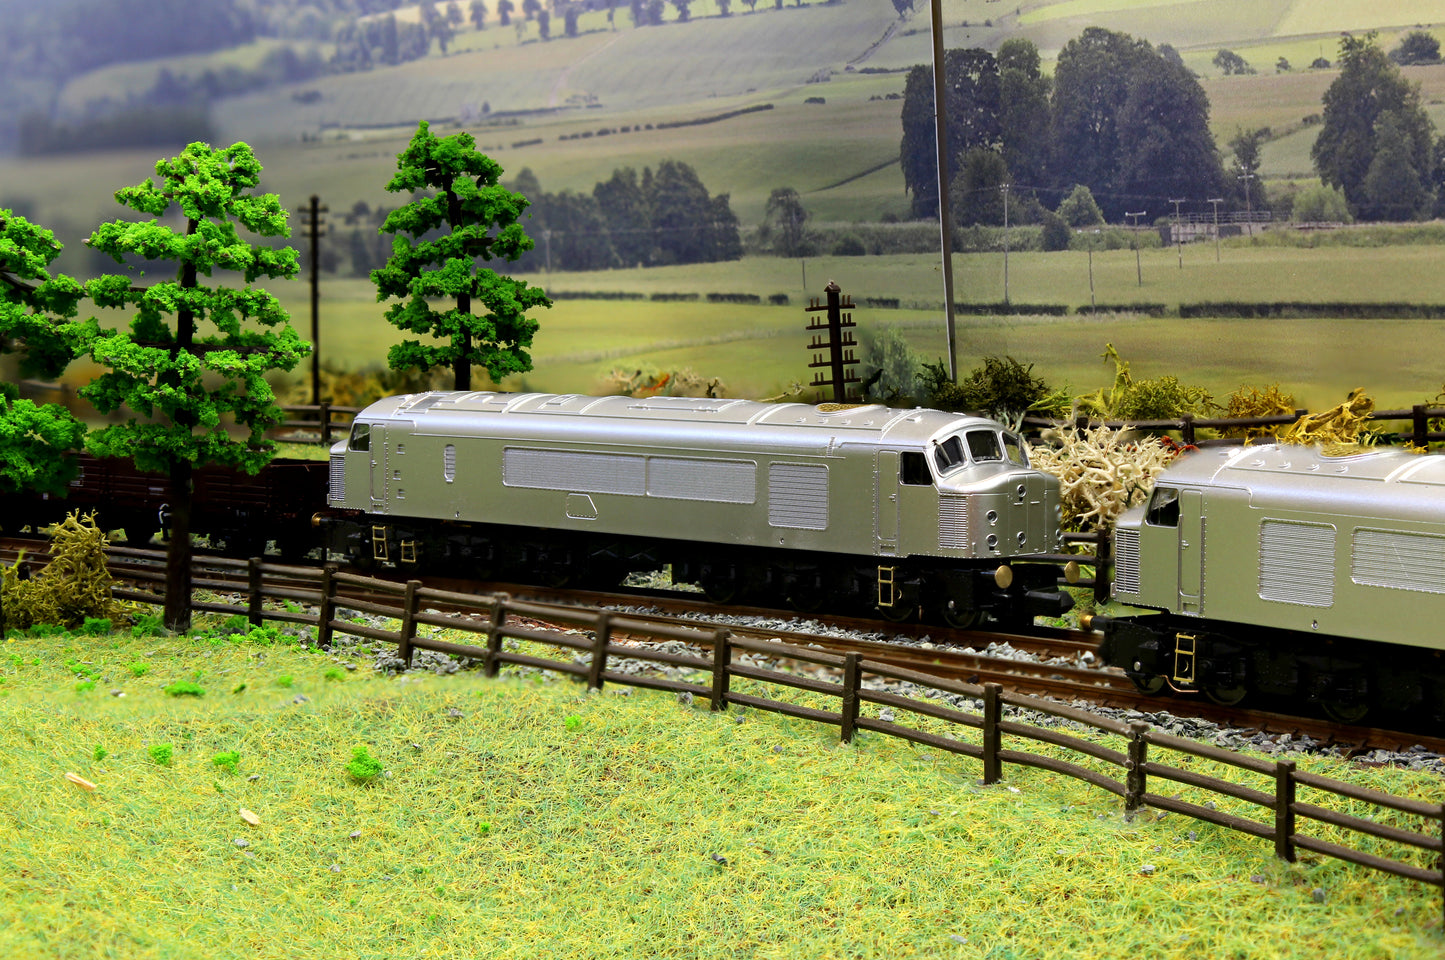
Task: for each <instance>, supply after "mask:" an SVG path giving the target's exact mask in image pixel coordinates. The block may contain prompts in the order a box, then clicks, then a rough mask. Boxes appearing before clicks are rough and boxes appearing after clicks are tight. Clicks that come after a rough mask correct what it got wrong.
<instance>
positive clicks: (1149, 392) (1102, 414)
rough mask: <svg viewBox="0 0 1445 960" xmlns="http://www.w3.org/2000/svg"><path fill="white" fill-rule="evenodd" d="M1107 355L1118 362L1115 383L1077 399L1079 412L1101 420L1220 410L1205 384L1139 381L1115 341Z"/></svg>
mask: <svg viewBox="0 0 1445 960" xmlns="http://www.w3.org/2000/svg"><path fill="white" fill-rule="evenodd" d="M1103 358H1104V359H1105V360H1112V361H1113V362H1114V385H1113V386H1112V387H1106V388H1104V389H1101V390H1099V391H1098V392H1096V393H1091V394H1086V395H1084V396H1081V397H1079V398H1078V400H1077V401H1076V407H1077V410H1078V412H1079V413H1081V414H1084V415H1085V416H1089V417H1093V418H1095V419H1098V420H1130V421H1139V420H1177V419H1179V418H1180V417H1182V416H1184V415H1185V414H1186V413H1187V414H1192V415H1194V416H1208V415H1209V414H1210V413H1212V412H1214V411H1215V410H1217V409H1218V407H1217V406H1216V404H1215V403H1214V398H1213V397H1211V396H1210V395H1209V391H1208V390H1206V389H1205V388H1204V387H1191V386H1189V385H1187V384H1184V383H1180V382H1179V378H1178V377H1173V376H1166V377H1156V378H1154V379H1152V380H1135V379H1134V378H1133V376H1132V375H1130V373H1129V364H1128V362H1127V361H1125V360H1124V358H1122V357H1120V356H1119V351H1117V350H1115V349H1114V345H1113V344H1112V343H1110V344H1106V345H1105V347H1104V353H1103Z"/></svg>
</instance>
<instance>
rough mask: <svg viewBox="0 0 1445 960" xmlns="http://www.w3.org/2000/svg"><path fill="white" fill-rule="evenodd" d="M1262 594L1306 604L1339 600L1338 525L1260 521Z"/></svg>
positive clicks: (1277, 599) (1263, 598) (1323, 603)
mask: <svg viewBox="0 0 1445 960" xmlns="http://www.w3.org/2000/svg"><path fill="white" fill-rule="evenodd" d="M1259 598H1260V599H1261V600H1275V601H1278V602H1279V603H1294V604H1299V605H1300V606H1306V607H1328V606H1331V605H1333V604H1334V602H1335V528H1334V527H1333V526H1331V525H1330V524H1327V523H1290V522H1286V521H1283V520H1266V521H1264V522H1263V523H1261V524H1260V525H1259Z"/></svg>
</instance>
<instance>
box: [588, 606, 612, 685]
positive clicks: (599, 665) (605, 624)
mask: <svg viewBox="0 0 1445 960" xmlns="http://www.w3.org/2000/svg"><path fill="white" fill-rule="evenodd" d="M611 640H612V614H610V613H608V612H607V611H606V610H603V611H601V612H599V613H598V614H597V636H596V639H595V640H593V642H592V664H591V666H589V667H588V668H587V689H588V690H601V689H602V674H603V671H605V670H606V669H607V644H608V643H610V642H611Z"/></svg>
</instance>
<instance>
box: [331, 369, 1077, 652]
mask: <svg viewBox="0 0 1445 960" xmlns="http://www.w3.org/2000/svg"><path fill="white" fill-rule="evenodd" d="M330 507H331V509H330V511H329V512H328V515H327V517H326V518H325V523H326V525H327V526H329V527H330V531H331V542H332V547H333V549H338V550H340V551H342V552H345V553H348V554H350V555H352V556H355V557H359V558H361V559H362V560H364V561H369V562H384V563H394V564H397V565H399V566H402V567H408V566H412V565H415V566H417V567H419V568H426V569H430V570H448V569H456V570H467V571H469V572H478V571H480V572H484V573H489V572H494V571H495V572H501V571H502V570H505V569H521V570H525V571H526V572H527V573H529V574H531V575H534V576H538V577H540V578H542V579H544V580H551V581H553V582H561V581H564V580H569V581H573V582H581V581H589V580H590V581H592V582H596V583H610V584H616V583H617V582H618V580H619V579H620V578H621V577H622V576H623V575H625V574H626V573H628V572H632V571H641V570H653V569H657V568H658V567H659V566H660V565H662V564H671V565H672V568H673V575H674V579H676V580H677V581H679V582H694V583H699V584H701V585H702V586H703V588H704V590H705V591H706V592H707V593H708V594H709V596H711V597H713V598H714V599H717V600H729V599H732V598H734V597H740V596H743V595H746V594H749V593H755V594H759V595H765V596H771V597H785V598H786V599H787V600H789V601H790V602H791V603H792V605H793V606H795V607H797V608H798V609H803V610H808V609H812V608H814V607H817V606H820V605H822V604H824V603H831V604H837V603H840V602H843V603H846V602H847V601H849V600H858V599H862V600H864V601H865V602H866V605H868V606H873V607H876V608H877V609H878V610H880V611H882V612H883V613H884V614H885V615H887V616H890V617H895V618H899V619H901V618H904V617H909V616H912V615H914V614H915V613H916V612H919V611H922V612H923V613H925V614H926V615H930V616H937V617H940V618H943V619H945V620H947V621H948V622H950V623H953V624H962V625H966V624H970V623H972V622H975V621H976V620H977V619H978V617H979V616H980V615H981V614H983V613H988V614H990V615H991V616H993V617H994V618H996V619H999V620H1002V621H1006V622H1015V623H1027V622H1031V620H1032V618H1033V617H1034V616H1036V615H1058V614H1060V613H1062V612H1064V611H1065V610H1067V609H1068V608H1069V607H1070V605H1071V603H1072V600H1071V598H1070V597H1069V595H1068V594H1067V593H1066V592H1063V591H1061V590H1059V589H1058V587H1057V586H1056V584H1057V583H1058V580H1059V578H1060V576H1061V575H1062V574H1063V571H1062V570H1061V569H1060V567H1059V566H1058V565H1057V564H1054V563H1048V562H1037V563H1018V562H1016V561H1020V560H1027V559H1029V558H1037V557H1040V556H1042V555H1049V554H1058V553H1060V552H1061V548H1062V540H1061V533H1060V525H1059V520H1060V512H1059V485H1058V481H1057V480H1056V479H1055V478H1054V477H1052V476H1049V475H1048V474H1046V473H1043V472H1040V471H1038V470H1035V469H1032V468H1030V466H1029V464H1028V458H1027V454H1026V453H1025V450H1024V445H1023V443H1022V441H1021V440H1020V438H1019V437H1018V436H1017V435H1015V434H1013V433H1011V432H1010V431H1008V430H1006V429H1004V428H1003V427H1001V426H1000V425H999V424H997V423H994V422H992V421H989V420H984V419H980V418H977V417H968V416H960V415H957V414H951V413H942V412H939V411H935V410H921V409H919V410H893V409H889V408H887V407H883V406H878V405H863V406H850V405H831V404H824V405H822V406H816V407H815V406H810V405H805V404H798V403H792V404H765V403H758V402H754V401H749V400H728V399H705V398H702V399H699V398H684V397H655V398H646V399H637V398H632V397H588V396H576V395H567V396H553V395H547V394H503V393H491V392H457V393H423V394H412V395H407V396H398V397H390V398H387V399H384V400H381V401H378V402H377V403H375V404H372V405H371V406H369V407H367V408H366V409H365V410H364V411H362V412H361V413H360V414H359V415H358V416H357V418H356V421H355V423H354V425H353V427H352V431H351V435H350V437H349V438H348V439H347V440H345V441H343V442H341V443H338V444H337V445H336V446H335V447H333V448H332V451H331V495H330Z"/></svg>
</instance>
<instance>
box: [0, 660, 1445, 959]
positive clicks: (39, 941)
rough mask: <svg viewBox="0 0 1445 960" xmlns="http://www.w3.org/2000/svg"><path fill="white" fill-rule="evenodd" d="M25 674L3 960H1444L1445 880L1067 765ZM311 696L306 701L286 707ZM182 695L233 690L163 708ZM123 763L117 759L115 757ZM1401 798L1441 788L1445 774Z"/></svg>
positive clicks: (1, 866)
mask: <svg viewBox="0 0 1445 960" xmlns="http://www.w3.org/2000/svg"><path fill="white" fill-rule="evenodd" d="M82 643H84V644H86V646H85V647H82V646H81V644H82ZM5 649H6V650H7V651H11V650H13V651H17V656H19V658H20V661H21V664H20V665H19V666H16V665H15V663H14V660H13V659H9V660H7V661H6V664H7V666H6V667H5V669H4V671H3V674H4V679H5V682H4V683H3V685H0V731H3V732H0V811H3V816H0V909H3V911H4V913H5V915H7V916H8V917H11V918H14V919H13V921H12V922H11V923H10V924H8V925H7V926H6V927H5V929H3V930H0V955H5V956H14V957H22V956H60V957H69V956H75V957H82V956H83V957H94V956H124V957H128V958H129V957H207V958H217V957H240V956H245V957H287V958H290V957H295V956H299V955H305V956H308V957H347V958H351V957H387V958H390V957H397V956H418V957H419V956H438V957H456V956H488V957H539V956H547V957H589V958H590V957H636V956H643V955H647V956H662V957H767V958H774V957H775V958H791V957H820V958H822V957H888V958H893V957H932V956H944V957H990V956H991V957H995V958H998V957H1018V958H1023V957H1040V956H1049V957H1103V956H1134V955H1138V956H1143V955H1148V956H1189V957H1192V956H1200V957H1227V956H1249V957H1318V956H1326V955H1328V956H1331V957H1426V956H1436V955H1438V952H1439V950H1440V946H1441V940H1440V932H1439V913H1440V906H1439V899H1438V896H1437V895H1433V894H1432V891H1430V890H1429V889H1428V888H1424V887H1421V886H1419V885H1415V884H1410V883H1406V882H1403V881H1396V880H1393V879H1391V878H1388V877H1384V876H1382V875H1377V874H1372V873H1369V872H1367V871H1364V870H1360V869H1357V868H1352V867H1348V866H1345V865H1342V864H1336V863H1330V862H1323V863H1314V862H1305V863H1302V864H1300V865H1297V866H1292V867H1291V866H1286V865H1284V864H1280V863H1277V862H1275V861H1274V860H1273V859H1272V856H1271V850H1270V848H1269V847H1268V845H1267V844H1263V843H1261V842H1258V841H1252V840H1249V839H1247V838H1244V837H1240V836H1237V835H1234V834H1230V833H1228V832H1226V831H1223V830H1217V829H1215V828H1212V827H1208V826H1206V825H1198V824H1194V823H1193V822H1189V821H1185V820H1184V819H1183V818H1178V817H1174V818H1170V819H1168V820H1164V821H1162V822H1146V821H1145V820H1143V819H1141V820H1140V821H1136V822H1135V823H1133V824H1126V823H1124V822H1123V820H1122V818H1121V817H1120V812H1119V807H1118V804H1117V803H1116V802H1114V801H1113V800H1112V799H1111V798H1108V797H1106V796H1104V795H1103V794H1101V793H1099V792H1098V791H1095V790H1093V789H1092V788H1089V787H1087V786H1085V785H1082V784H1078V783H1074V782H1071V781H1067V780H1064V779H1061V778H1058V777H1055V776H1052V775H1046V774H1042V773H1038V772H1035V771H1028V770H1019V769H1015V768H1007V769H1006V782H1005V784H1004V785H1000V786H993V787H986V788H985V787H980V786H978V785H977V782H976V781H977V777H978V774H979V771H978V769H977V765H976V764H975V763H974V762H973V761H969V760H964V759H960V758H955V757H951V756H948V755H945V754H941V753H939V752H938V751H934V750H923V749H917V748H913V747H910V746H908V745H906V744H904V743H902V742H900V741H896V740H892V739H889V738H884V737H881V736H878V735H874V734H864V735H862V736H861V737H860V739H859V740H858V742H857V743H856V745H855V746H853V747H842V746H839V745H838V744H837V742H836V740H835V737H836V730H835V729H834V728H831V727H823V726H818V725H813V724H808V723H804V722H801V721H791V720H788V719H786V718H781V717H778V716H775V715H771V714H763V713H760V712H758V711H752V710H750V711H746V712H741V713H740V712H739V711H737V709H736V708H734V709H733V710H732V711H729V712H728V713H726V714H721V715H715V714H710V713H709V712H708V711H707V710H706V709H705V708H704V707H702V706H700V705H694V706H692V707H684V706H681V705H679V704H678V702H677V701H676V699H675V698H673V697H670V696H664V695H660V694H652V693H644V692H637V691H633V692H632V693H631V694H630V695H621V694H622V693H623V691H621V690H620V689H616V688H609V689H608V690H607V691H606V692H604V693H603V694H602V695H600V696H585V695H582V694H581V693H580V691H579V689H578V688H577V687H575V686H572V685H570V684H565V683H550V684H540V683H536V682H531V681H528V680H524V679H516V678H514V679H502V680H497V681H488V680H485V679H483V678H480V677H477V676H475V675H467V676H457V677H451V678H445V679H441V678H436V677H425V678H422V679H420V680H417V679H410V678H409V679H407V680H404V681H402V680H395V679H383V678H380V677H375V676H370V675H368V674H367V673H366V672H365V671H364V670H358V671H357V672H356V673H353V674H348V675H347V679H346V680H345V681H343V682H339V683H337V682H327V681H325V680H324V679H323V674H324V671H325V670H326V669H327V668H329V667H331V658H330V657H328V656H326V655H324V654H315V653H306V652H303V651H299V650H296V649H294V648H276V647H254V646H239V645H230V644H223V645H207V644H205V643H201V642H196V641H186V640H174V641H172V640H155V639H148V640H137V641H131V640H129V639H123V640H114V641H111V640H102V641H75V640H71V641H67V640H62V639H47V640H25V641H20V642H17V643H14V644H10V645H7V647H6V648H5ZM528 652H532V651H531V649H530V648H529V649H528ZM148 654H150V655H149V656H148ZM77 656H78V657H79V658H80V659H82V660H89V661H91V663H92V664H93V665H95V666H98V667H99V668H100V669H101V671H102V675H103V680H102V682H101V684H100V685H98V687H97V690H95V691H92V692H90V693H84V694H77V693H74V692H73V690H72V683H71V681H72V678H71V677H70V676H69V675H68V674H67V673H66V670H65V667H64V662H65V661H66V660H67V659H74V658H76V657H77ZM33 659H38V660H39V661H40V662H39V664H34V663H32V660H33ZM137 659H144V660H145V661H146V662H148V663H149V664H150V665H151V670H150V671H149V672H148V673H147V674H146V676H145V677H143V678H141V679H135V678H132V677H130V676H129V672H128V671H126V670H125V665H127V664H129V663H131V662H134V661H136V660H137ZM282 674H286V675H291V676H294V677H295V682H294V685H293V686H292V687H291V688H290V689H281V688H279V687H277V686H276V685H275V683H274V680H275V678H276V677H277V676H279V675H282ZM176 679H196V680H197V682H199V683H201V684H202V686H204V687H206V689H207V694H206V696H205V697H204V698H201V699H199V700H197V699H193V698H184V699H177V698H168V697H165V696H164V695H163V694H161V693H160V690H159V687H160V685H161V684H164V683H169V682H172V681H174V680H176ZM240 682H246V683H247V684H248V686H247V688H246V690H245V691H244V692H241V693H235V694H233V693H230V692H228V691H230V690H231V689H233V688H234V687H235V686H236V685H237V684H238V683H240ZM110 687H114V688H119V689H123V690H124V691H125V692H126V694H127V696H125V697H124V698H116V697H110V696H107V695H106V694H105V692H104V690H105V689H108V688H110ZM298 694H299V695H304V696H305V697H307V698H309V699H307V700H305V701H303V702H299V703H298V702H295V698H296V697H297V696H298ZM806 701H808V697H807V696H801V697H799V698H798V702H806ZM819 705H822V704H821V703H820V704H819ZM452 711H459V712H460V714H461V715H460V716H456V715H453V714H452ZM572 717H575V718H576V719H575V720H573V721H572V722H571V723H570V724H569V722H568V718H572ZM739 717H741V721H740V720H739ZM900 719H902V718H900ZM158 742H168V743H172V744H174V745H175V747H176V751H175V759H174V760H173V761H172V765H171V766H169V767H160V766H157V765H155V764H153V763H151V762H150V761H149V759H148V757H147V756H146V753H145V750H146V747H147V746H148V745H149V744H151V743H158ZM97 744H100V745H103V746H104V747H105V749H106V750H108V751H109V754H110V755H109V756H107V757H106V758H105V759H104V760H102V761H99V762H96V761H94V760H93V759H92V758H93V755H94V748H95V746H96V745H97ZM363 744H364V745H366V746H367V748H368V749H369V751H370V752H371V754H372V755H373V756H375V757H377V758H378V759H380V760H381V761H382V763H384V764H385V767H386V770H387V773H388V776H387V777H386V778H384V779H381V780H379V781H378V782H376V783H375V784H374V785H372V786H361V785H357V784H355V783H352V782H350V781H349V780H348V779H347V777H346V776H345V775H344V773H343V768H344V765H345V762H346V760H347V758H348V757H349V756H350V752H351V749H352V747H354V746H356V745H363ZM220 750H236V751H238V752H239V753H240V756H241V759H240V763H239V767H238V769H237V772H236V774H235V775H230V774H227V773H225V772H224V771H222V770H219V769H218V768H216V767H214V765H212V764H211V763H210V757H212V756H214V754H215V753H216V752H217V751H220ZM68 770H73V771H76V772H78V773H79V774H80V775H82V776H84V777H86V778H88V779H90V780H92V781H94V782H95V783H96V784H97V789H96V790H95V792H94V793H87V792H84V791H82V790H80V789H79V788H77V787H76V786H75V785H74V784H72V783H70V782H67V781H66V780H65V778H64V773H65V772H66V771H68ZM252 774H259V778H258V779H257V780H255V781H250V780H248V779H247V778H248V777H249V776H250V775H252ZM1369 776H1370V777H1371V778H1372V782H1373V783H1374V785H1377V786H1387V787H1389V788H1391V789H1395V790H1397V791H1405V790H1411V789H1418V790H1420V791H1422V792H1429V791H1436V792H1438V784H1439V781H1438V779H1436V778H1433V777H1421V776H1419V775H1416V776H1411V775H1408V774H1404V773H1399V772H1394V771H1376V772H1372V773H1370V774H1369ZM242 808H245V809H248V810H251V811H254V812H255V813H256V815H257V816H258V817H259V818H260V820H261V823H260V824H259V825H256V826H252V825H249V824H247V823H246V822H244V821H243V820H242V819H241V816H240V810H241V809H242ZM1191 829H1193V830H1195V831H1196V838H1195V839H1193V840H1191V839H1189V837H1188V831H1189V830H1191ZM353 833H356V834H357V836H356V837H355V838H354V839H353V837H352V834H353ZM238 839H239V840H244V841H246V845H245V846H241V847H238V846H237V844H236V841H237V840H238ZM1145 864H1151V865H1153V867H1154V873H1153V875H1152V876H1146V875H1144V873H1142V872H1141V871H1142V868H1143V867H1144V865H1145ZM1251 876H1257V877H1259V878H1260V880H1262V881H1263V882H1253V881H1251V879H1250V878H1251ZM1315 887H1320V888H1323V889H1324V890H1325V891H1326V901H1325V902H1324V903H1316V902H1314V900H1313V898H1312V896H1311V890H1312V889H1313V888H1315ZM1397 911H1398V912H1397ZM961 939H966V940H967V943H960V942H958V940H961Z"/></svg>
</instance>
